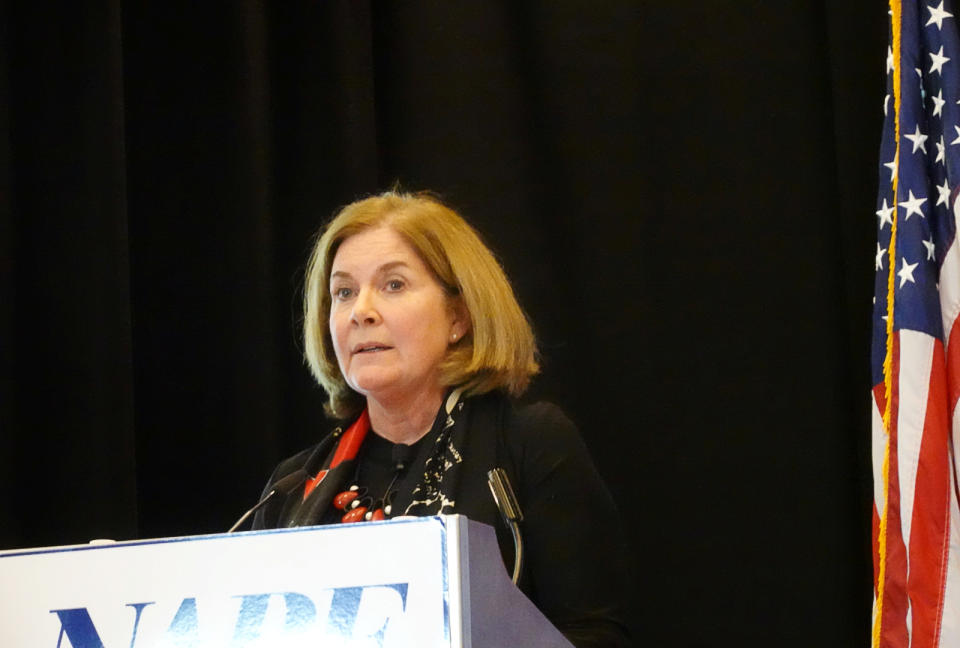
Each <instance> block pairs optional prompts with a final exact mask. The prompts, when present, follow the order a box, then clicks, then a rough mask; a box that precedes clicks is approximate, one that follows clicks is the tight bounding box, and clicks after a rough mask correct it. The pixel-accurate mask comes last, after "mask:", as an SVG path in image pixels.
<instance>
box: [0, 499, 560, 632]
mask: <svg viewBox="0 0 960 648" xmlns="http://www.w3.org/2000/svg"><path fill="white" fill-rule="evenodd" d="M559 568H562V567H559ZM0 646H3V647H4V648H28V647H29V648H180V647H182V648H234V647H243V648H268V647H269V648H295V647H297V648H299V647H307V646H310V647H318V648H319V647H322V648H373V647H378V648H399V647H401V646H409V647H412V648H414V647H415V648H420V647H424V648H428V647H434V646H436V647H441V646H442V647H444V648H447V647H449V648H461V647H462V648H512V647H524V648H570V647H571V644H570V643H569V642H568V641H567V640H566V639H565V638H564V637H563V635H562V634H561V633H560V632H559V631H558V630H557V629H556V628H555V627H553V625H551V624H550V622H549V621H548V620H547V619H546V618H545V617H544V616H543V615H542V614H541V613H540V611H539V610H537V608H536V607H535V606H534V605H533V604H532V603H531V602H530V601H529V600H528V599H527V598H526V597H525V596H524V595H523V594H522V593H521V592H520V591H519V590H518V589H517V588H516V587H515V586H514V585H513V583H511V582H510V579H509V578H508V576H507V573H506V570H505V568H504V566H503V561H502V559H501V558H500V551H499V548H498V546H497V541H496V537H495V534H494V531H493V529H492V528H491V527H489V526H487V525H484V524H479V523H476V522H472V521H470V520H467V519H466V518H465V517H463V516H459V515H453V516H440V517H431V518H406V519H397V520H389V521H385V522H368V523H361V524H349V525H336V526H324V527H302V528H294V529H277V530H269V531H251V532H245V533H236V534H229V535H227V534H217V535H204V536H189V537H181V538H164V539H158V540H137V541H129V542H117V543H108V544H91V545H76V546H67V547H51V548H43V549H30V550H19V551H5V552H0Z"/></svg>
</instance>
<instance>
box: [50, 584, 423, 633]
mask: <svg viewBox="0 0 960 648" xmlns="http://www.w3.org/2000/svg"><path fill="white" fill-rule="evenodd" d="M383 589H386V590H389V591H392V592H394V593H395V594H394V595H393V596H394V597H395V598H394V599H393V601H394V602H393V603H391V604H389V605H388V606H387V607H389V608H393V609H392V610H389V609H387V608H386V607H384V608H380V607H379V606H377V607H378V609H366V608H364V615H365V616H366V617H367V618H366V621H367V623H366V624H365V626H364V627H365V628H366V629H367V630H366V631H364V634H365V635H366V636H367V637H368V638H373V639H376V640H377V643H378V645H379V644H382V643H383V638H384V634H385V632H386V628H387V624H388V623H389V621H390V619H391V618H392V616H393V615H394V614H395V613H400V614H402V613H403V611H404V610H405V609H406V603H407V589H408V584H407V583H390V584H383V585H374V586H366V587H339V588H334V589H333V598H332V600H331V604H330V612H329V616H328V617H327V623H326V631H327V633H328V634H332V635H334V636H339V637H343V638H350V637H353V635H354V632H355V626H356V623H357V618H358V616H359V615H360V613H361V604H362V602H363V595H364V592H365V591H367V590H374V591H375V590H383ZM271 596H282V597H283V602H284V607H285V609H286V613H285V617H284V624H283V632H284V633H291V632H295V631H302V630H304V629H306V628H308V627H309V626H311V625H312V624H313V623H315V621H316V617H317V610H316V606H315V605H314V603H313V601H312V600H310V598H308V597H307V596H304V595H303V594H299V593H297V592H275V593H264V594H243V595H239V596H238V597H237V598H239V599H240V610H239V612H238V614H237V622H236V625H235V626H234V631H233V640H232V642H231V646H232V647H236V648H243V646H245V645H247V644H248V643H250V642H251V641H253V640H255V639H257V638H259V637H260V634H261V629H262V626H263V622H264V620H265V618H266V615H267V607H268V605H269V602H270V597H271ZM397 599H399V601H397ZM153 604H154V602H149V603H127V604H126V606H127V607H132V608H133V609H134V614H135V616H134V620H133V630H132V631H131V633H130V646H129V648H136V646H135V643H136V640H137V632H138V631H139V628H140V620H141V617H142V615H143V611H144V609H145V608H146V607H147V606H149V605H153ZM372 605H376V604H372ZM368 607H369V606H368ZM50 613H51V614H56V615H57V619H58V620H59V621H60V633H59V636H58V638H57V646H56V648H65V646H63V639H64V637H66V638H67V639H68V640H69V642H70V645H71V646H72V648H107V647H106V646H104V644H103V641H102V640H101V639H100V634H99V633H98V632H97V628H96V626H95V625H94V623H93V619H91V618H90V613H89V612H88V611H87V608H83V607H80V608H67V609H63V610H50ZM371 624H372V625H371ZM371 628H374V629H375V630H373V631H372V632H371V631H370V629H371ZM166 638H167V640H168V642H169V645H171V646H175V647H176V648H198V647H199V646H200V618H199V615H198V614H197V600H196V599H195V598H192V597H190V598H185V599H183V600H182V601H181V602H180V606H179V607H178V608H177V611H176V613H175V614H174V615H173V620H172V621H171V622H170V625H169V626H168V627H167V631H166Z"/></svg>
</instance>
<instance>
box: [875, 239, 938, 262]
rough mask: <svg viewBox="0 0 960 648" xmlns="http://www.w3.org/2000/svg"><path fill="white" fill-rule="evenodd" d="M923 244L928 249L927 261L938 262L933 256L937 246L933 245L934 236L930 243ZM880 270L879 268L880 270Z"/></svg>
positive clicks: (878, 245) (924, 242)
mask: <svg viewBox="0 0 960 648" xmlns="http://www.w3.org/2000/svg"><path fill="white" fill-rule="evenodd" d="M920 242H921V243H923V247H925V248H927V261H936V259H935V258H934V256H933V251H934V248H935V247H936V246H934V244H933V234H931V235H930V240H929V241H920ZM877 247H880V244H879V243H877ZM878 269H879V268H878Z"/></svg>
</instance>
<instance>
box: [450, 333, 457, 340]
mask: <svg viewBox="0 0 960 648" xmlns="http://www.w3.org/2000/svg"><path fill="white" fill-rule="evenodd" d="M450 341H451V342H456V341H457V334H456V333H451V334H450Z"/></svg>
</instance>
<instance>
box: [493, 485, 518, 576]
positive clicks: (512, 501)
mask: <svg viewBox="0 0 960 648" xmlns="http://www.w3.org/2000/svg"><path fill="white" fill-rule="evenodd" d="M487 484H488V485H489V486H490V493H491V494H492V495H493V501H494V502H495V503H496V505H497V508H498V509H499V510H500V515H501V516H503V521H504V522H505V523H506V525H507V527H508V528H509V529H510V533H511V535H513V556H514V558H513V579H512V580H513V584H514V585H516V584H517V582H518V581H519V580H520V570H521V569H522V568H523V538H522V537H521V536H520V523H521V522H523V512H522V511H521V510H520V503H519V502H518V501H517V496H516V494H515V493H514V492H513V487H512V486H511V485H510V479H509V478H508V477H507V472H506V471H505V470H504V469H503V468H494V469H493V470H491V471H489V472H488V473H487Z"/></svg>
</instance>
